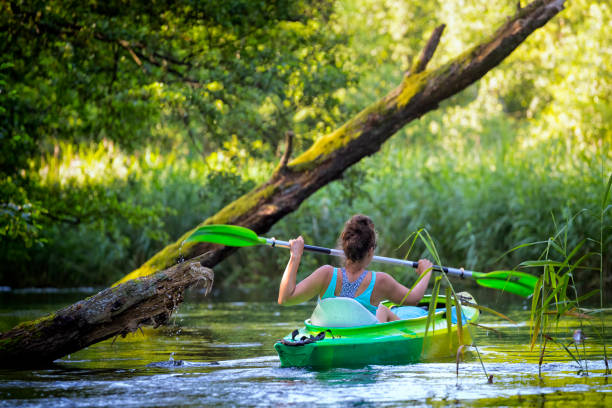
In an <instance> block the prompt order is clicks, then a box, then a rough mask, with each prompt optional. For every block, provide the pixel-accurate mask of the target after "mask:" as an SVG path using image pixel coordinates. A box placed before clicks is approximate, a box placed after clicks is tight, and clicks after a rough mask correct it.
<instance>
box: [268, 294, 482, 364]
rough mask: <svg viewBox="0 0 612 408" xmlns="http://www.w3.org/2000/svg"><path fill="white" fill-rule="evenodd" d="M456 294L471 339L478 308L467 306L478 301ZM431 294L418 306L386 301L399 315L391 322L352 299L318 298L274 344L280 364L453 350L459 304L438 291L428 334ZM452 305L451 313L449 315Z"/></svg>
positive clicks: (405, 357) (409, 357)
mask: <svg viewBox="0 0 612 408" xmlns="http://www.w3.org/2000/svg"><path fill="white" fill-rule="evenodd" d="M457 296H458V298H459V300H460V302H461V304H462V306H461V311H462V319H461V323H462V325H461V327H462V329H461V339H462V340H461V342H462V344H471V338H470V331H469V329H468V326H469V323H476V322H477V321H478V317H479V314H480V313H479V311H478V309H477V308H476V307H471V306H469V305H474V306H475V305H476V301H475V300H474V298H473V297H472V296H471V295H470V294H469V293H467V292H461V293H459V294H457ZM430 300H431V295H425V296H424V297H423V299H422V300H421V301H420V302H419V304H418V305H417V306H416V307H414V306H403V307H399V308H398V307H397V305H394V304H393V303H392V302H389V301H385V302H383V304H385V305H386V306H387V307H390V308H391V310H393V311H394V312H395V313H396V314H397V315H398V316H400V318H401V320H396V321H393V322H387V323H377V321H376V318H375V317H374V316H373V315H372V314H371V313H370V312H369V311H368V310H367V309H366V308H365V307H364V306H362V305H361V304H359V303H358V302H357V301H355V300H354V299H349V298H330V299H325V300H320V301H319V302H318V304H317V306H316V307H315V310H314V312H313V314H312V316H311V317H310V318H309V319H306V320H305V321H304V327H302V328H300V329H298V330H295V331H294V332H293V333H291V334H288V335H287V336H285V337H284V338H283V339H281V340H278V341H277V342H276V343H275V344H274V348H275V349H276V352H277V353H278V356H279V358H280V361H281V367H312V368H317V369H325V368H332V367H357V366H365V365H370V364H375V365H378V364H384V365H389V364H392V365H399V364H411V363H418V362H421V361H431V360H434V359H436V358H442V357H449V356H454V355H456V352H457V349H458V347H459V336H458V333H457V331H458V327H459V324H458V323H459V322H457V316H456V310H455V307H454V306H451V307H449V308H448V309H447V307H446V298H445V297H438V299H437V305H436V311H435V314H434V317H433V320H432V321H431V322H430V324H429V327H428V329H427V334H426V333H425V330H426V329H425V327H426V324H427V320H428V315H427V313H428V311H427V310H426V309H427V307H428V305H429V302H430ZM360 308H362V310H361V309H360ZM404 308H406V309H408V308H412V309H409V310H408V311H409V312H410V313H407V314H408V315H409V316H408V317H407V318H402V316H403V315H405V314H406V313H403V312H404V311H405V310H403V309H404ZM417 309H418V310H417ZM449 309H450V310H451V316H448V318H447V313H448V310H449ZM415 310H416V311H417V312H418V311H421V314H424V315H421V316H418V314H419V313H417V317H410V315H411V314H414V313H413V312H414V311H415ZM448 323H450V326H449V324H448Z"/></svg>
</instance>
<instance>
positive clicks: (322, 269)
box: [314, 265, 334, 276]
mask: <svg viewBox="0 0 612 408" xmlns="http://www.w3.org/2000/svg"><path fill="white" fill-rule="evenodd" d="M333 271H334V267H333V266H331V265H323V266H319V267H318V268H317V269H316V270H315V271H314V273H315V274H317V275H321V276H329V275H330V274H331V273H332V272H333Z"/></svg>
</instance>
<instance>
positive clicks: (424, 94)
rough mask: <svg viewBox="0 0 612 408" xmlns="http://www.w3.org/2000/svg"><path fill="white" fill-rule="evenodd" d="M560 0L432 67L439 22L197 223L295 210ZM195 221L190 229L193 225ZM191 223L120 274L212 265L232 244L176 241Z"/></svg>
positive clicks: (498, 58)
mask: <svg viewBox="0 0 612 408" xmlns="http://www.w3.org/2000/svg"><path fill="white" fill-rule="evenodd" d="M564 2H565V1H564V0H536V1H534V2H532V3H530V4H529V5H527V6H525V7H524V8H522V9H520V10H518V11H517V13H516V14H515V15H514V16H513V17H508V18H507V19H506V21H505V22H504V23H503V24H502V25H501V27H499V29H497V30H496V31H495V33H494V34H493V35H492V36H491V37H489V38H486V39H485V40H483V41H482V42H481V43H480V44H478V45H476V46H474V47H472V48H471V49H468V50H467V51H465V52H464V53H463V54H461V55H459V56H458V57H456V58H454V59H452V60H451V61H449V62H447V63H446V64H444V65H442V66H440V67H437V68H435V69H433V70H425V68H426V65H427V63H428V62H429V60H430V59H431V56H432V55H433V52H434V51H435V48H436V46H437V44H438V41H439V39H440V35H441V33H442V30H443V28H444V27H443V26H440V27H438V28H436V30H435V31H434V33H433V35H432V38H431V39H430V41H428V44H427V46H426V47H425V49H424V50H423V53H422V54H421V57H420V58H419V61H418V62H417V64H415V66H414V67H413V69H411V70H410V71H409V72H408V73H407V74H406V75H405V76H404V78H403V80H402V82H401V84H400V85H399V86H398V87H397V88H395V89H393V90H392V91H391V92H389V94H387V95H386V96H385V97H383V98H382V99H380V100H379V101H377V102H375V103H373V104H372V105H370V106H369V107H367V108H366V109H364V110H363V111H362V112H360V113H359V114H357V115H356V116H355V117H353V118H352V119H350V120H349V121H348V122H346V123H345V124H344V125H343V126H341V127H340V128H338V129H337V130H335V131H334V132H332V133H330V134H328V135H324V136H322V137H320V138H319V139H318V140H317V141H316V142H315V143H314V144H313V145H312V146H311V147H310V148H309V149H308V150H306V151H305V152H304V153H302V154H301V155H299V156H298V157H297V158H295V159H294V160H292V161H290V162H289V163H286V162H284V163H283V164H282V165H280V166H279V167H278V168H277V170H276V171H275V172H274V174H273V175H272V176H271V178H270V179H269V180H268V181H267V182H265V183H263V184H262V185H260V186H258V187H257V188H255V189H254V190H252V191H251V192H249V193H247V194H245V195H244V196H242V197H240V198H238V199H237V200H235V201H234V202H232V203H230V204H229V205H227V206H226V207H225V208H223V209H222V210H221V211H219V212H218V213H217V214H215V215H213V216H212V217H210V218H208V219H207V220H205V221H204V222H203V223H201V224H200V225H198V226H196V227H195V228H198V227H199V226H201V225H207V224H235V225H242V226H245V227H247V228H250V229H252V230H254V231H255V232H256V233H257V234H263V233H265V232H267V231H268V230H269V229H270V228H271V227H272V225H274V223H276V222H277V221H278V220H280V219H281V218H283V217H284V216H285V215H287V214H289V213H291V212H292V211H295V210H296V209H297V208H298V206H299V205H300V204H301V203H302V202H303V201H304V200H305V199H307V198H308V197H309V196H310V195H312V194H313V193H314V192H315V191H317V190H318V189H320V188H321V187H323V186H325V185H326V184H327V183H329V182H331V181H333V180H336V179H338V178H340V177H341V176H342V173H343V172H344V171H345V170H346V169H347V168H349V167H350V166H352V165H353V164H355V163H357V162H358V161H359V160H361V159H362V158H364V157H366V156H369V155H371V154H374V153H376V152H377V151H378V150H379V149H380V147H381V145H382V144H383V143H384V142H385V141H386V140H387V139H389V138H390V137H391V136H392V135H393V134H395V133H396V132H397V131H398V130H400V129H401V128H402V127H403V126H405V125H406V124H407V123H409V122H411V121H413V120H415V119H418V118H419V117H421V116H422V115H424V114H425V113H427V112H429V111H430V110H433V109H436V108H437V107H438V104H439V103H440V102H441V101H443V100H445V99H446V98H448V97H450V96H452V95H454V94H456V93H458V92H460V91H461V90H463V89H465V88H466V87H467V86H469V85H470V84H472V83H474V82H476V81H477V80H478V79H480V78H481V77H482V76H484V75H485V74H486V73H487V72H488V71H490V70H491V69H493V68H494V67H496V66H497V65H498V64H499V63H500V62H502V61H503V60H504V59H505V58H506V57H507V56H508V55H510V54H511V53H512V52H513V51H514V50H515V49H516V48H517V47H518V46H519V45H520V44H521V43H522V42H523V41H524V40H525V39H526V38H527V37H528V36H529V35H530V34H531V33H532V32H533V31H535V30H536V29H537V28H539V27H542V26H543V25H544V24H546V23H547V22H548V21H549V20H550V19H552V18H553V17H554V16H555V15H556V14H557V13H559V12H560V11H561V10H562V9H563V8H564V7H563V4H564ZM195 228H194V229H195ZM192 231H193V230H191V231H188V232H186V233H185V234H184V235H183V236H182V237H181V238H180V239H179V240H178V241H176V242H175V243H173V244H170V245H168V246H167V247H166V248H164V249H163V250H162V251H160V252H159V253H157V254H156V255H155V256H153V257H152V258H151V259H150V260H148V261H147V262H146V263H145V264H144V265H142V266H141V267H140V268H138V269H137V270H135V271H133V272H131V273H130V274H128V275H126V276H125V277H124V278H123V279H122V280H121V281H120V282H125V281H128V280H130V279H133V278H136V277H139V276H146V275H149V274H151V273H154V272H155V271H157V270H161V269H164V268H166V267H167V266H168V265H171V264H173V263H174V262H175V260H176V259H177V258H178V257H179V256H181V257H185V258H191V257H194V256H197V255H199V254H202V253H205V252H208V255H207V256H206V258H205V259H203V260H202V265H204V266H207V267H213V266H214V265H216V264H217V263H218V262H220V261H221V260H223V259H224V258H225V257H226V256H228V255H229V254H230V253H231V252H232V251H234V249H233V248H227V247H221V246H214V245H209V244H191V245H185V247H181V243H182V242H183V240H184V239H185V238H187V236H189V234H191V232H192Z"/></svg>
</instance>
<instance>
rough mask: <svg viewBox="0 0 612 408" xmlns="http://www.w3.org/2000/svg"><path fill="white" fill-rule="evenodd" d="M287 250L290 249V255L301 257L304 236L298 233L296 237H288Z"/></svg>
mask: <svg viewBox="0 0 612 408" xmlns="http://www.w3.org/2000/svg"><path fill="white" fill-rule="evenodd" d="M289 250H290V251H291V256H294V257H296V258H301V257H302V254H303V253H304V238H302V236H301V235H300V236H299V237H297V238H296V239H290V240H289Z"/></svg>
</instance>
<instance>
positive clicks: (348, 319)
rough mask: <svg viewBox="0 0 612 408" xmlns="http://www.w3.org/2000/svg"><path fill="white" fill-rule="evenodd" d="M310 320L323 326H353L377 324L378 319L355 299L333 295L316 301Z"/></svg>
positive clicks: (316, 324)
mask: <svg viewBox="0 0 612 408" xmlns="http://www.w3.org/2000/svg"><path fill="white" fill-rule="evenodd" d="M310 322H311V323H312V324H313V325H315V326H323V327H353V326H367V325H371V324H377V323H378V319H376V316H374V315H373V314H372V313H370V311H369V310H368V309H366V308H365V307H364V306H363V305H362V304H361V303H359V302H358V301H356V300H355V299H352V298H347V297H334V298H327V299H322V300H319V301H318V302H317V306H316V307H315V309H314V311H313V312H312V316H310Z"/></svg>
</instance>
